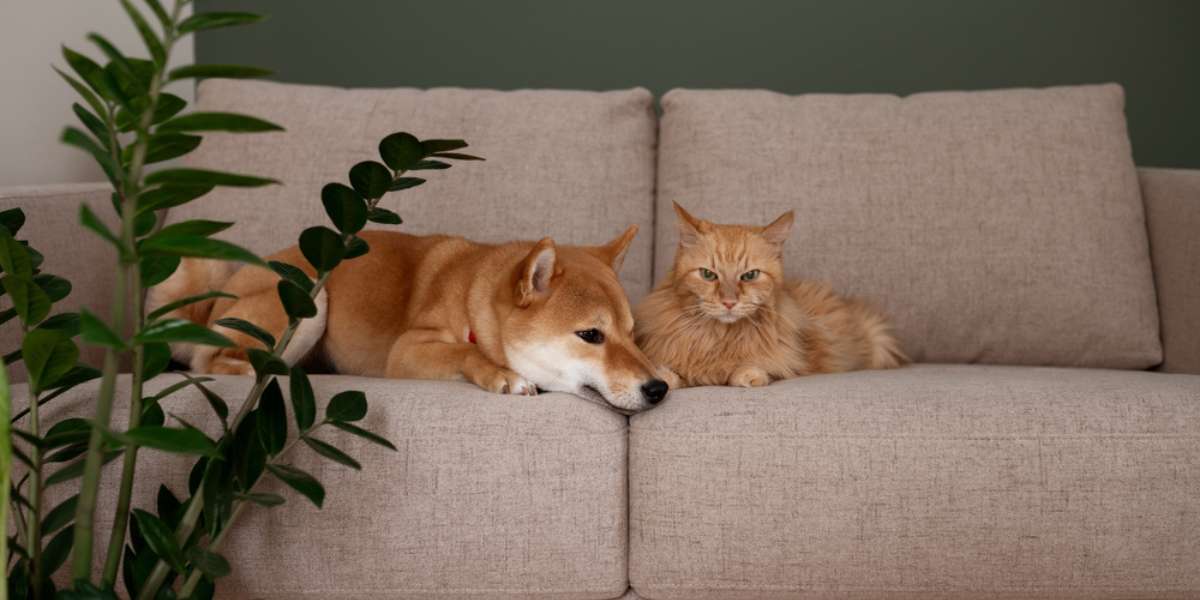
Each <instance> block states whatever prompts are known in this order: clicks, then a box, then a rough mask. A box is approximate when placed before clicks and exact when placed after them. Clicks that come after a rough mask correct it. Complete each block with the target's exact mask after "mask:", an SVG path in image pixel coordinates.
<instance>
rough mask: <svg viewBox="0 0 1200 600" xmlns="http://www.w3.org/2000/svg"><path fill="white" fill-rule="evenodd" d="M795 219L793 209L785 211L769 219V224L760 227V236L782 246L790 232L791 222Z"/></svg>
mask: <svg viewBox="0 0 1200 600" xmlns="http://www.w3.org/2000/svg"><path fill="white" fill-rule="evenodd" d="M795 220H796V213H795V211H790V210H789V211H787V212H785V213H783V214H782V215H779V218H778V219H775V220H774V221H771V224H770V225H767V226H766V227H763V228H762V236H763V237H764V238H766V239H767V241H768V242H771V243H772V244H775V245H776V246H782V245H783V243H784V242H786V241H787V239H788V234H790V233H791V232H792V223H793V222H795Z"/></svg>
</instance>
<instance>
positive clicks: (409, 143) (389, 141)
mask: <svg viewBox="0 0 1200 600" xmlns="http://www.w3.org/2000/svg"><path fill="white" fill-rule="evenodd" d="M379 156H380V158H382V159H383V162H385V163H387V166H389V167H391V168H392V169H395V170H397V171H405V170H407V169H408V168H409V167H411V166H412V165H414V164H416V163H417V161H419V160H421V159H422V158H425V150H424V149H423V148H422V147H421V141H420V140H418V139H417V137H416V136H414V135H413V134H411V133H407V132H404V131H401V132H397V133H393V134H391V135H389V136H387V137H385V138H383V140H382V141H380V142H379Z"/></svg>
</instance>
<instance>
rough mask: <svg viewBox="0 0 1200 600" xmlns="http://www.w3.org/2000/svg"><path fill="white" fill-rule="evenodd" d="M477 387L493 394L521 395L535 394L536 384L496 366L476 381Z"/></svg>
mask: <svg viewBox="0 0 1200 600" xmlns="http://www.w3.org/2000/svg"><path fill="white" fill-rule="evenodd" d="M476 383H477V384H479V387H481V388H483V389H485V390H487V391H489V392H492V393H493V394H517V395H521V396H536V395H537V386H536V385H533V383H532V382H531V381H529V380H528V379H525V378H524V377H521V376H520V375H517V374H516V373H514V372H513V371H510V370H508V369H505V368H503V367H496V368H495V370H493V371H492V372H490V373H487V374H486V375H484V377H483V378H482V380H481V381H477V382H476Z"/></svg>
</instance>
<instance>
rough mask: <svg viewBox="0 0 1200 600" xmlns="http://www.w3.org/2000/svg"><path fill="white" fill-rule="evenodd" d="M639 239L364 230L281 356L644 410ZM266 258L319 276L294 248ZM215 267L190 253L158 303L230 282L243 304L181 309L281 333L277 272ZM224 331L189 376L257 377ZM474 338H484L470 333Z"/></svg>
mask: <svg viewBox="0 0 1200 600" xmlns="http://www.w3.org/2000/svg"><path fill="white" fill-rule="evenodd" d="M636 233H637V227H636V226H634V227H630V228H629V229H628V230H627V231H626V232H625V233H624V234H623V235H621V236H619V237H618V238H617V239H615V240H613V241H612V242H610V243H609V244H606V245H604V246H598V247H572V246H556V245H555V243H554V241H553V240H551V239H549V238H546V239H543V240H541V241H539V242H536V243H534V242H512V243H508V244H499V245H493V244H478V243H474V242H471V241H468V240H465V239H463V238H458V237H450V236H440V235H435V236H413V235H406V234H401V233H391V232H363V233H362V234H360V237H362V238H363V239H364V240H366V242H367V243H368V244H369V245H370V252H369V253H368V254H366V255H365V256H362V257H360V258H356V259H354V260H350V261H345V262H343V263H342V264H341V265H339V266H338V267H337V268H336V269H334V270H333V272H332V273H331V274H330V276H329V279H328V281H327V282H326V285H325V292H324V293H325V297H324V298H318V302H317V304H318V309H319V311H318V312H319V314H318V316H317V318H315V319H312V320H306V321H304V322H302V326H301V330H300V331H297V334H296V336H295V337H294V338H293V344H294V345H293V346H289V354H288V355H285V358H287V359H289V360H288V362H289V363H294V362H298V361H300V360H303V359H305V358H306V357H314V356H315V357H317V358H319V359H321V360H322V361H323V362H325V363H326V364H328V365H330V366H332V368H333V369H334V370H336V371H337V372H339V373H344V374H352V375H368V376H376V377H379V376H383V377H396V378H419V379H466V380H468V381H471V382H474V383H475V384H477V385H479V386H480V387H483V388H484V389H487V390H490V391H493V392H499V393H518V394H533V393H536V392H537V389H538V388H541V389H544V390H551V391H565V392H572V393H581V392H591V391H594V392H595V393H598V394H599V395H601V396H602V397H603V398H604V400H606V401H607V402H608V403H610V404H612V405H613V406H615V407H617V408H619V409H623V410H627V411H633V410H640V409H643V408H646V407H647V406H648V402H647V400H646V399H645V398H644V397H643V395H644V394H643V391H642V386H643V385H644V384H645V383H647V382H649V381H651V380H653V379H654V368H653V365H652V364H651V363H650V362H649V361H648V360H647V359H646V357H645V355H643V354H642V352H641V351H640V350H639V349H638V348H637V346H636V345H635V344H634V342H633V315H632V311H631V310H630V308H629V302H628V300H627V299H626V296H625V293H624V291H623V290H622V289H621V286H620V283H619V282H618V280H617V275H616V272H615V269H617V268H619V267H620V264H621V262H622V259H623V257H624V254H625V250H626V249H627V248H628V246H629V243H630V242H631V241H632V239H633V236H634V235H635V234H636ZM270 260H280V261H283V262H287V263H290V264H292V265H296V266H298V267H301V268H302V269H304V270H305V271H306V272H307V273H308V274H309V275H310V276H312V275H313V270H312V269H311V267H310V266H309V265H308V263H307V261H306V260H305V259H304V257H303V255H302V254H301V253H300V251H299V249H298V248H295V247H293V248H289V249H287V250H283V251H282V252H279V253H277V254H275V255H274V256H271V257H270ZM209 268H210V267H209V266H208V265H207V264H206V261H192V260H186V261H185V262H184V263H183V265H182V266H181V268H180V270H179V272H178V273H177V274H176V276H174V277H173V278H172V279H175V280H176V281H174V282H172V281H168V282H167V283H166V284H164V289H161V290H157V291H156V292H155V297H156V298H157V301H158V302H160V303H165V302H169V301H170V300H173V299H176V298H180V297H183V296H186V295H189V294H194V293H199V292H201V291H203V290H204V289H211V288H217V289H222V290H223V291H226V292H229V293H231V294H234V295H236V296H237V299H236V300H231V299H220V300H218V301H216V302H214V303H211V306H210V309H211V310H204V309H203V308H197V310H194V311H191V312H190V313H188V314H184V315H180V316H181V317H182V318H188V319H191V320H193V321H195V322H198V323H204V324H207V325H209V326H213V322H214V321H216V320H217V319H220V318H222V317H238V318H242V319H245V320H247V321H250V322H252V323H255V324H257V325H258V326H260V327H262V328H263V329H266V330H267V331H269V332H271V333H272V334H274V335H275V336H276V338H278V337H279V336H280V335H281V334H282V332H283V331H284V329H285V328H286V326H287V318H286V315H285V314H284V312H283V308H282V306H281V305H280V303H279V300H278V297H277V295H276V285H277V283H278V281H279V277H278V276H277V275H276V274H275V273H274V272H272V271H269V270H266V269H263V268H259V267H246V268H243V269H240V270H238V271H237V272H235V273H233V275H232V276H231V277H229V279H228V281H225V282H223V283H222V282H219V281H214V280H213V279H212V278H210V277H207V276H206V275H205V273H207V272H208V270H209ZM168 284H169V285H168ZM304 327H308V329H307V330H305V329H304ZM216 328H217V329H219V330H220V331H221V333H223V334H225V335H226V336H228V337H229V338H230V339H232V340H233V341H234V342H235V343H236V344H237V345H238V346H237V347H236V348H225V349H215V348H212V347H201V348H199V349H197V350H196V351H195V352H194V353H193V354H194V355H193V356H192V357H191V365H192V368H193V370H196V371H200V372H212V373H249V372H250V371H251V369H250V365H249V363H248V362H247V361H246V353H245V348H250V347H259V346H261V344H260V343H259V342H257V341H255V340H254V339H253V338H250V337H249V336H246V335H244V334H241V333H239V332H236V331H232V330H229V329H225V328H221V327H219V326H217V327H216ZM592 328H596V329H600V330H601V331H602V332H603V333H604V336H605V338H606V339H605V342H604V343H603V344H599V345H593V344H588V343H586V342H584V341H583V340H582V339H580V337H579V336H578V335H576V332H577V331H580V330H584V329H592ZM470 332H474V333H475V337H476V339H477V342H478V343H476V344H472V343H470V342H469V341H468V337H469V334H470Z"/></svg>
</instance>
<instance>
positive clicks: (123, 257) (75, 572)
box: [71, 0, 183, 583]
mask: <svg viewBox="0 0 1200 600" xmlns="http://www.w3.org/2000/svg"><path fill="white" fill-rule="evenodd" d="M182 9H183V0H175V6H174V10H173V12H172V16H171V23H172V26H171V27H165V28H164V31H163V49H164V52H165V58H164V60H163V64H162V65H158V66H157V68H156V69H155V70H154V75H153V76H152V77H151V78H150V86H149V90H148V92H147V96H148V97H147V100H148V101H147V103H146V107H145V108H144V109H143V110H142V114H141V118H140V119H139V121H138V129H137V137H136V140H135V142H134V146H133V157H132V159H131V160H130V163H129V169H128V171H127V173H126V176H125V178H124V179H123V180H122V182H121V185H118V186H117V187H118V189H117V193H118V194H119V196H120V198H121V248H120V250H121V251H120V256H119V260H120V265H119V267H118V269H117V277H116V289H115V290H114V291H113V313H112V322H111V326H112V329H113V331H116V332H118V334H119V333H120V332H121V331H122V330H123V329H124V325H125V323H124V320H125V308H126V306H125V300H126V298H125V296H126V292H127V291H130V292H132V294H131V297H130V300H133V301H135V302H136V303H138V304H139V308H140V304H141V295H142V290H141V279H140V277H139V273H138V269H139V265H138V257H137V244H136V242H137V235H136V232H135V231H134V222H135V220H136V216H137V200H138V194H139V192H140V189H139V186H140V184H141V181H142V169H143V168H144V167H145V162H146V152H147V149H148V148H149V145H150V126H151V125H152V124H153V121H154V112H155V109H156V108H157V106H158V98H159V94H160V93H161V91H162V86H163V75H164V71H165V70H166V66H167V64H168V62H169V60H170V56H171V48H172V46H174V43H175V31H174V26H173V24H174V23H176V22H177V21H178V20H179V15H180V12H181V11H182ZM105 116H106V117H107V118H106V126H107V128H108V131H109V138H110V141H112V142H114V143H112V144H111V151H112V152H114V153H116V156H117V159H118V160H117V161H116V165H117V166H118V167H119V166H120V164H121V162H120V160H119V156H120V155H119V150H118V145H117V144H116V143H115V141H116V126H115V115H114V114H113V110H112V108H111V107H110V109H109V114H108V115H105ZM126 286H132V289H130V290H127V289H126ZM135 312H136V314H138V315H139V318H138V320H137V323H135V326H137V327H141V325H142V323H141V321H142V319H141V310H137V311H135ZM141 354H142V349H141V347H140V346H139V347H138V352H137V355H138V356H137V357H136V360H137V364H136V365H135V367H134V379H133V382H132V389H133V392H134V394H136V396H137V402H136V403H135V404H136V405H137V409H138V410H134V407H133V406H131V407H130V419H131V421H132V420H134V419H139V418H140V417H141V411H140V404H141V388H142V381H141V364H140V363H141V360H140V359H141ZM117 368H118V365H117V353H116V350H113V349H111V348H109V349H107V350H105V353H104V372H103V373H104V377H103V380H102V382H101V385H100V397H99V398H98V399H97V400H98V401H97V406H96V422H95V423H93V427H92V432H91V437H90V438H89V440H88V454H87V459H86V462H85V463H84V474H83V483H82V487H81V489H80V492H79V507H78V509H77V510H76V513H75V547H74V551H73V556H72V565H71V567H72V568H71V573H72V579H73V580H75V581H79V580H90V575H91V569H92V546H93V544H94V543H95V539H94V526H95V517H96V494H97V492H98V491H99V487H100V468H101V467H102V466H103V449H102V448H101V445H102V443H103V432H104V430H106V429H108V427H109V425H110V423H111V421H112V405H113V400H114V398H115V396H116V376H117ZM136 461H137V458H136V448H130V449H129V451H128V452H127V453H126V455H125V470H124V471H123V473H122V476H121V489H122V492H123V493H122V497H123V498H124V504H123V506H122V505H118V508H117V520H118V522H126V521H127V519H128V514H127V513H128V511H129V497H128V496H129V493H126V492H124V490H125V488H126V487H128V488H129V489H130V490H132V485H133V472H134V467H135V466H136ZM122 512H124V513H125V514H122ZM113 537H114V538H118V537H119V539H112V540H110V542H109V550H110V552H109V556H108V557H107V560H106V561H105V568H104V573H105V578H104V579H105V581H106V582H108V583H111V580H110V578H109V576H108V573H109V569H110V566H111V569H112V573H113V576H112V578H113V579H115V575H116V568H117V565H118V564H119V562H120V557H121V547H122V546H123V545H124V537H125V525H124V524H122V525H121V526H120V527H119V528H118V527H116V526H115V524H114V528H113ZM113 543H116V545H117V551H116V552H112V551H111V548H112V545H113ZM114 555H115V557H116V558H115V562H113V560H114V559H113V557H114ZM110 562H112V563H113V564H112V565H110V564H109V563H110Z"/></svg>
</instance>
